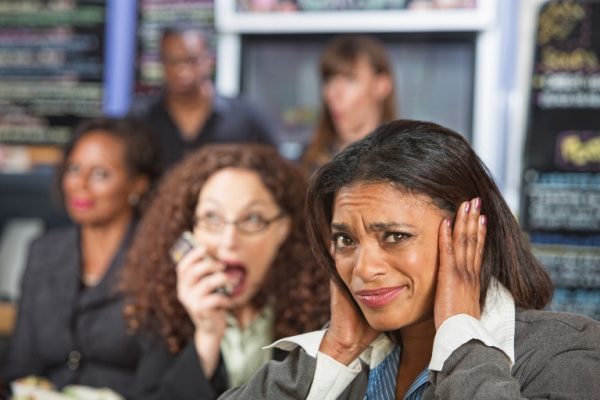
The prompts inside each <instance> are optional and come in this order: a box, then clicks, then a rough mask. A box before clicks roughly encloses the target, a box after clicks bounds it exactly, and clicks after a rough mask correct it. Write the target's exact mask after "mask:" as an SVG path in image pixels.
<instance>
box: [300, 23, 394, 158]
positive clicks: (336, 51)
mask: <svg viewBox="0 0 600 400" xmlns="http://www.w3.org/2000/svg"><path fill="white" fill-rule="evenodd" d="M361 57H366V59H367V61H368V63H369V65H370V66H371V68H373V71H375V73H376V74H385V75H388V76H389V77H390V79H391V80H392V82H393V80H394V78H393V76H394V73H393V69H392V64H391V62H390V59H389V57H388V55H387V51H386V49H385V45H384V44H383V43H382V42H381V41H380V40H379V39H377V38H376V37H374V36H367V35H340V36H336V37H334V38H333V39H332V40H331V41H330V42H329V43H328V44H327V46H326V47H325V50H324V51H323V53H322V54H321V58H320V60H319V74H320V77H321V81H322V82H326V81H328V80H329V79H331V78H332V77H333V76H334V75H337V74H347V73H349V72H351V71H352V68H353V67H354V66H355V65H356V63H357V62H358V60H359V59H360V58H361ZM394 118H396V96H395V94H394V87H393V85H392V88H391V91H390V94H389V95H388V96H387V97H386V98H385V99H384V101H383V104H382V109H381V120H380V122H387V121H391V120H393V119H394ZM336 140H337V133H336V130H335V126H334V124H333V118H332V116H331V112H330V111H329V109H328V108H327V106H326V105H325V103H324V102H321V111H320V115H319V119H318V121H317V130H316V132H315V134H314V136H313V138H312V141H311V143H310V144H309V146H308V148H307V149H306V152H305V154H304V156H303V160H302V162H303V164H304V165H305V167H306V168H308V169H311V168H313V167H315V166H321V165H323V164H324V163H325V162H327V161H329V159H330V157H331V150H332V148H333V146H334V144H335V142H336Z"/></svg>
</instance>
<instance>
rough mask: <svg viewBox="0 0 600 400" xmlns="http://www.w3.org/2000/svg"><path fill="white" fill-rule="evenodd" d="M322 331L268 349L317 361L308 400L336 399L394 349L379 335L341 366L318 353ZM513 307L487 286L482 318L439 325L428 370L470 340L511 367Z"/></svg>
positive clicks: (499, 290) (502, 291) (497, 287)
mask: <svg viewBox="0 0 600 400" xmlns="http://www.w3.org/2000/svg"><path fill="white" fill-rule="evenodd" d="M324 335H325V330H321V331H315V332H310V333H306V334H303V335H297V336H292V337H289V338H283V339H280V340H278V341H276V342H275V343H273V344H271V345H270V346H267V348H269V349H270V348H274V347H277V348H280V349H283V350H286V351H290V350H292V349H294V348H296V347H298V346H300V347H302V348H303V349H304V351H305V352H306V353H307V354H308V355H310V356H312V357H316V359H317V366H316V370H315V374H314V377H313V383H312V386H311V389H310V392H309V394H308V397H307V399H308V400H328V399H336V398H337V397H338V396H339V395H340V394H341V393H342V392H343V391H344V389H345V388H346V387H347V386H348V385H349V384H350V382H352V381H353V380H354V378H356V376H357V375H358V374H359V373H360V372H361V370H362V366H361V361H362V362H364V363H365V364H367V365H368V366H369V369H373V368H375V367H377V365H379V364H380V363H381V362H382V361H383V360H384V359H385V357H386V356H387V355H388V354H390V353H391V352H392V351H393V350H394V347H395V345H394V343H393V342H392V341H391V340H390V339H389V338H388V337H387V335H385V334H381V335H379V337H377V338H376V339H375V340H374V341H373V342H372V343H371V344H370V345H369V346H368V347H367V348H366V349H365V350H364V351H363V352H362V353H361V355H360V356H359V357H358V358H357V359H355V360H353V361H352V362H350V364H348V365H344V364H341V363H339V362H338V361H336V360H335V359H333V358H332V357H329V356H328V355H327V354H325V353H321V352H319V347H320V345H321V341H322V340H323V336H324ZM514 336H515V304H514V300H513V298H512V295H511V294H510V293H509V292H508V290H506V288H504V287H503V286H502V285H501V284H500V283H499V282H497V281H494V282H492V284H491V285H490V288H489V290H488V294H487V297H486V302H485V309H484V312H483V314H482V316H481V319H479V320H478V319H476V318H473V317H471V316H468V315H465V314H459V315H455V316H453V317H451V318H448V319H447V320H446V321H444V322H443V323H442V325H441V326H440V327H439V329H438V330H437V332H436V335H435V339H434V343H433V351H432V356H431V361H430V363H429V370H430V371H441V370H442V367H443V365H444V362H445V361H446V360H447V359H448V357H450V355H451V354H452V353H453V352H454V351H455V350H456V349H458V348H459V347H460V346H462V345H463V344H465V343H467V342H469V341H470V340H472V339H477V340H480V341H481V342H483V343H484V344H485V345H486V346H490V347H495V348H498V349H499V350H501V351H502V352H503V353H504V354H505V355H506V357H507V359H508V360H510V363H511V365H512V364H514V361H515V360H514V352H515V351H514Z"/></svg>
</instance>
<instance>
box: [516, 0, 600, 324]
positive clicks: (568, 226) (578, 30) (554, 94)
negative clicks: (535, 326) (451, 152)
mask: <svg viewBox="0 0 600 400" xmlns="http://www.w3.org/2000/svg"><path fill="white" fill-rule="evenodd" d="M524 166H525V169H524V176H523V201H522V205H523V209H522V212H521V216H522V223H523V227H524V228H525V230H526V231H527V232H528V233H529V234H530V237H531V241H532V244H533V247H534V251H535V253H536V255H537V257H538V258H539V259H540V261H541V262H542V263H543V264H544V265H545V267H546V268H547V269H548V271H549V272H550V274H551V276H552V278H553V280H554V282H555V285H556V287H557V290H556V293H555V296H554V300H553V303H552V308H553V309H557V310H565V311H574V312H579V313H584V314H587V315H589V316H591V317H593V318H596V319H600V3H597V2H594V1H583V0H581V1H575V0H552V1H549V2H548V3H546V4H544V5H543V6H542V8H541V9H540V12H539V16H538V27H537V36H536V46H535V55H534V64H533V76H532V87H531V99H530V115H529V124H528V131H527V140H526V150H525V158H524Z"/></svg>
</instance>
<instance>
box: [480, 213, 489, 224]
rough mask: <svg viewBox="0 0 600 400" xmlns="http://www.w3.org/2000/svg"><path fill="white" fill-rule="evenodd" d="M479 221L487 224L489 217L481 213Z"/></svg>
mask: <svg viewBox="0 0 600 400" xmlns="http://www.w3.org/2000/svg"><path fill="white" fill-rule="evenodd" d="M479 223H480V224H481V225H485V224H487V218H486V217H485V215H481V216H480V217H479Z"/></svg>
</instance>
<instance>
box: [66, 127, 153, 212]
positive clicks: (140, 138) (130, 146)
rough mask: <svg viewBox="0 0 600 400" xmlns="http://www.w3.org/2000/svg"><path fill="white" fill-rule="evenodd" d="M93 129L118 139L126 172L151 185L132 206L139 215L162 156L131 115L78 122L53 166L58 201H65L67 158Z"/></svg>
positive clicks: (150, 136) (149, 195) (146, 201)
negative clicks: (123, 154)
mask: <svg viewBox="0 0 600 400" xmlns="http://www.w3.org/2000/svg"><path fill="white" fill-rule="evenodd" d="M92 132H102V133H103V134H105V135H108V136H111V137H114V138H116V139H118V140H120V141H121V142H122V143H123V145H124V146H125V166H126V167H127V172H128V173H129V175H130V176H136V175H138V174H139V175H145V176H147V177H148V180H149V182H150V184H151V187H150V189H149V190H147V191H146V192H144V194H143V195H142V198H141V199H140V201H139V202H138V204H136V205H135V206H134V209H135V212H136V214H138V215H139V213H140V209H143V208H144V207H145V206H146V205H147V203H148V199H149V198H150V197H151V195H152V190H151V189H152V184H153V183H154V182H156V181H157V179H158V178H159V176H160V174H161V172H162V159H161V155H160V150H159V148H158V144H157V143H156V141H155V140H154V139H153V136H152V135H151V134H150V132H148V130H147V127H146V126H145V125H144V124H142V123H141V122H139V121H136V120H134V119H132V118H113V117H98V118H93V119H88V120H83V121H82V122H80V123H79V125H77V127H76V128H75V132H74V133H73V136H72V137H71V139H70V140H69V141H68V142H67V143H66V144H65V146H64V147H63V159H62V162H61V163H60V164H59V165H58V167H57V168H56V176H55V188H54V190H55V193H56V196H57V197H58V200H59V201H60V204H64V193H63V190H62V181H63V178H64V176H65V172H66V167H67V161H68V160H69V157H70V156H71V153H72V152H73V150H74V149H75V146H76V145H77V143H79V141H80V140H81V139H82V138H84V137H85V136H87V135H89V134H90V133H92Z"/></svg>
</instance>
